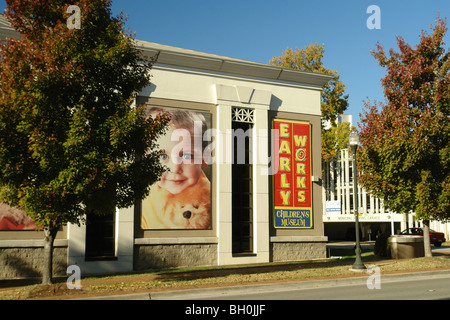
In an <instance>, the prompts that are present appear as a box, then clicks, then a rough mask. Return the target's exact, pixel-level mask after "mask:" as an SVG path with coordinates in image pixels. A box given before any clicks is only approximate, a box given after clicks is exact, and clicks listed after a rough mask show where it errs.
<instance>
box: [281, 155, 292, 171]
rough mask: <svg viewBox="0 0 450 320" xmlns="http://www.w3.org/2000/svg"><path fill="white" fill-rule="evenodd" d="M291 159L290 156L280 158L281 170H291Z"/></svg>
mask: <svg viewBox="0 0 450 320" xmlns="http://www.w3.org/2000/svg"><path fill="white" fill-rule="evenodd" d="M290 165H291V159H289V158H280V171H287V172H291V167H290Z"/></svg>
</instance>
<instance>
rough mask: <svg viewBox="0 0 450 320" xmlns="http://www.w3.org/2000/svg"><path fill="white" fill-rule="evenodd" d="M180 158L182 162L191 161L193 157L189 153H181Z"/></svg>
mask: <svg viewBox="0 0 450 320" xmlns="http://www.w3.org/2000/svg"><path fill="white" fill-rule="evenodd" d="M181 157H182V158H183V160H192V158H193V157H194V156H193V155H192V154H190V153H183V155H182V156H181Z"/></svg>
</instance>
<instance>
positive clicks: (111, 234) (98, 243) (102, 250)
mask: <svg viewBox="0 0 450 320" xmlns="http://www.w3.org/2000/svg"><path fill="white" fill-rule="evenodd" d="M85 256H86V260H102V259H114V258H115V256H116V246H115V212H112V213H107V214H104V215H98V214H93V213H89V214H88V215H87V219H86V254H85Z"/></svg>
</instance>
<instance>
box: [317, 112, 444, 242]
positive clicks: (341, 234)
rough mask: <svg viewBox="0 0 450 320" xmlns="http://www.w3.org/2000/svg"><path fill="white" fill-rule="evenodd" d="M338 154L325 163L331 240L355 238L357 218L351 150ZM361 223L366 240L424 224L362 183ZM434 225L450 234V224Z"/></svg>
mask: <svg viewBox="0 0 450 320" xmlns="http://www.w3.org/2000/svg"><path fill="white" fill-rule="evenodd" d="M338 122H340V123H342V122H349V123H350V126H352V125H353V124H352V116H351V115H341V116H339V117H338ZM337 151H338V152H337V157H334V158H332V159H331V160H330V161H328V162H324V163H323V181H322V187H323V188H322V192H323V195H322V198H323V222H324V225H325V235H326V236H327V237H328V239H329V240H354V239H355V218H354V206H353V204H354V203H355V200H354V197H355V193H354V192H353V162H352V153H351V150H350V149H342V150H337ZM357 194H358V204H359V209H358V212H359V223H360V233H361V236H362V239H363V240H375V239H376V236H377V235H378V234H379V233H389V234H397V233H399V232H401V231H402V230H404V229H406V228H411V227H420V226H421V221H418V220H416V219H415V214H414V212H410V213H395V212H392V211H390V210H388V209H387V208H386V207H385V206H384V203H383V199H380V198H376V197H374V196H372V195H371V194H370V193H369V192H368V191H367V190H365V189H364V188H362V187H360V186H358V192H357ZM430 228H431V229H433V230H435V231H439V232H443V233H444V234H445V235H446V239H449V236H450V223H445V222H444V223H442V222H439V221H430Z"/></svg>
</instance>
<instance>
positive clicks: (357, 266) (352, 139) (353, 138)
mask: <svg viewBox="0 0 450 320" xmlns="http://www.w3.org/2000/svg"><path fill="white" fill-rule="evenodd" d="M358 143H359V137H358V133H356V132H354V131H353V132H352V133H350V136H349V144H350V147H351V148H352V153H353V170H352V171H353V194H354V196H355V197H354V199H355V201H354V203H353V210H354V212H355V232H356V249H355V253H356V259H355V263H354V264H353V266H352V270H365V269H366V266H365V265H364V264H363V263H362V261H361V246H360V243H359V217H358V184H357V182H356V177H357V169H356V149H357V148H358Z"/></svg>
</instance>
